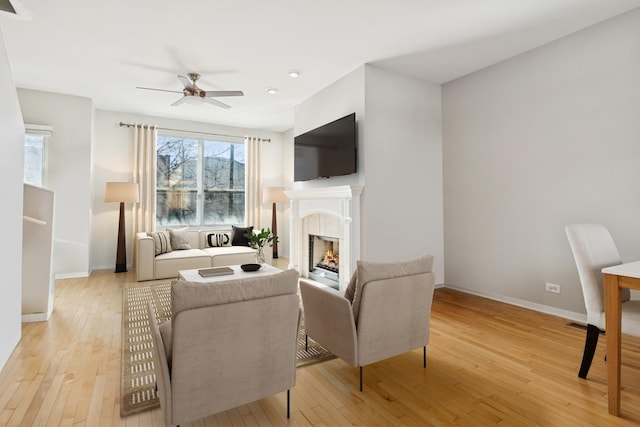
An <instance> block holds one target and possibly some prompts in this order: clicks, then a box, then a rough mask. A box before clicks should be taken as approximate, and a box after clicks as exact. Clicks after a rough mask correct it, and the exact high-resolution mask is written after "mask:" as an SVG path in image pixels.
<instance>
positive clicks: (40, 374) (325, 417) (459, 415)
mask: <svg viewBox="0 0 640 427" xmlns="http://www.w3.org/2000/svg"><path fill="white" fill-rule="evenodd" d="M147 284H148V283H142V285H147ZM136 285H138V284H137V283H136V282H135V275H134V273H132V272H129V273H120V274H117V275H116V274H114V273H112V272H111V271H97V272H94V273H93V274H92V275H91V277H89V278H86V279H66V280H59V281H57V283H56V294H55V295H56V296H55V309H54V312H53V315H52V317H51V319H50V320H49V321H48V322H39V323H29V324H24V325H23V329H22V334H23V335H22V340H21V341H20V343H19V344H18V346H17V347H16V349H15V351H14V352H13V354H12V356H11V357H10V359H9V361H8V362H7V364H6V366H5V367H4V369H3V370H2V372H1V373H0V426H32V425H33V426H45V425H52V426H102V425H104V426H111V425H124V426H162V425H164V423H163V417H162V415H161V412H160V410H159V409H156V410H153V411H147V412H144V413H140V414H137V415H132V416H130V417H127V418H120V415H119V413H120V408H119V405H120V348H121V347H120V346H121V342H120V340H121V337H120V329H121V321H122V318H121V312H122V289H123V287H125V286H136ZM568 323H569V322H568V321H566V320H565V319H561V318H558V317H554V316H549V315H544V314H540V313H536V312H533V311H529V310H525V309H521V308H517V307H513V306H510V305H506V304H502V303H498V302H495V301H491V300H487V299H483V298H480V297H476V296H472V295H467V294H463V293H459V292H455V291H452V290H447V289H439V290H436V292H435V297H434V304H433V312H432V323H431V342H430V344H429V346H428V347H427V368H426V369H423V368H422V349H418V350H416V351H413V352H410V353H407V354H403V355H401V356H397V357H394V358H391V359H389V360H386V361H384V362H379V363H375V364H373V365H369V366H366V367H365V368H364V392H363V393H361V392H359V391H358V369H357V368H354V367H351V366H349V365H347V364H346V363H344V362H342V361H341V360H339V359H334V360H331V361H327V362H322V363H318V364H315V365H310V366H306V367H303V368H300V369H298V371H297V374H298V375H297V384H296V386H295V387H294V388H293V390H292V392H291V404H292V413H291V419H290V420H286V418H285V410H286V407H285V394H284V393H280V394H278V395H276V396H273V397H270V398H267V399H263V400H261V401H259V402H254V403H251V404H248V405H244V406H242V407H239V408H236V409H233V410H230V411H227V412H224V413H221V414H217V415H215V416H211V417H209V418H207V419H204V420H199V421H198V422H194V423H192V424H191V425H194V426H263V425H264V426H282V425H291V426H343V425H358V426H431V425H434V426H492V425H497V426H585V425H593V426H604V425H607V426H625V425H638V424H640V340H638V339H635V338H631V337H626V336H625V337H624V339H623V350H622V352H623V353H622V357H623V366H622V378H623V381H622V382H623V391H622V417H620V418H616V417H612V416H610V415H609V414H608V412H607V390H606V366H605V362H604V356H605V342H604V341H605V340H604V338H602V339H601V340H600V343H599V344H598V350H597V353H596V357H595V360H594V363H593V366H592V368H591V372H590V373H589V379H588V380H586V381H585V380H580V379H579V378H578V377H577V372H578V365H579V363H580V357H581V351H582V346H583V343H584V335H585V332H584V331H583V330H581V329H579V328H576V327H573V326H569V325H568Z"/></svg>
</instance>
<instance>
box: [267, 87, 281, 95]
mask: <svg viewBox="0 0 640 427" xmlns="http://www.w3.org/2000/svg"><path fill="white" fill-rule="evenodd" d="M265 90H266V91H267V93H270V94H271V95H275V94H276V93H278V88H277V87H268V88H267V89H265Z"/></svg>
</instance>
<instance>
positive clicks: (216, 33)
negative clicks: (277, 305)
mask: <svg viewBox="0 0 640 427" xmlns="http://www.w3.org/2000/svg"><path fill="white" fill-rule="evenodd" d="M4 1H5V2H6V0H4ZM10 1H11V3H12V4H14V5H17V6H18V7H15V9H16V10H18V11H19V13H18V18H15V17H11V16H8V15H7V14H2V13H0V30H1V31H2V33H3V36H4V40H5V45H6V49H7V54H8V57H9V63H10V65H11V69H12V74H13V78H14V81H15V84H16V86H17V87H21V88H29V89H36V90H44V91H51V92H58V93H64V94H71V95H77V96H84V97H88V98H92V99H93V101H94V105H95V107H96V108H99V109H104V110H114V111H122V112H131V113H138V114H147V115H153V116H160V117H171V118H178V119H185V120H194V121H200V122H208V123H216V124H221V125H228V126H237V127H244V128H252V129H267V130H274V131H284V130H287V129H290V128H291V127H293V111H294V106H295V105H297V104H299V103H301V102H302V101H304V100H305V99H307V98H309V97H311V96H312V95H313V94H315V93H316V92H318V91H319V90H321V89H322V88H324V87H326V86H328V85H329V84H331V83H332V82H334V81H335V80H337V79H339V78H341V77H342V76H344V75H346V74H348V73H349V72H351V71H353V70H355V69H357V68H358V67H360V66H361V65H362V64H365V63H371V64H374V65H377V66H380V67H383V68H387V69H390V70H394V71H397V72H400V73H404V74H407V75H410V76H414V77H417V78H420V79H424V80H427V81H431V82H434V83H444V82H447V81H450V80H452V79H455V78H458V77H460V76H463V75H465V74H468V73H470V72H473V71H475V70H478V69H480V68H483V67H485V66H487V65H491V64H493V63H496V62H499V61H501V60H504V59H506V58H509V57H512V56H514V55H517V54H519V53H522V52H524V51H527V50H530V49H532V48H534V47H537V46H540V45H542V44H545V43H548V42H550V41H552V40H555V39H558V38H560V37H562V36H565V35H567V34H570V33H572V32H575V31H577V30H580V29H582V28H584V27H587V26H590V25H592V24H594V23H597V22H600V21H603V20H605V19H608V18H610V17H613V16H615V15H618V14H621V13H624V12H627V11H629V10H631V9H634V8H637V7H640V0H607V1H603V0H518V1H513V0H394V1H390V0H388V1H385V0H348V1H344V0H322V1H311V0H271V1H247V0H192V1H190V2H188V3H186V2H185V3H178V2H169V1H163V0H155V1H152V0H136V1H125V0H108V1H107V0H105V1H99V2H92V1H86V0H57V1H44V0H10ZM291 69H298V70H301V71H302V74H301V75H300V77H298V78H297V79H293V78H291V77H289V76H288V71H289V70H291ZM189 72H197V73H200V74H201V75H202V77H201V79H200V81H199V86H200V87H201V88H203V89H205V90H242V91H244V93H245V96H243V97H237V98H224V99H221V101H223V102H225V103H227V104H229V105H230V106H231V107H232V108H230V109H228V110H225V109H222V108H218V107H216V106H213V105H210V104H203V105H199V106H194V105H188V104H183V105H181V106H178V107H171V106H170V104H171V103H172V102H174V101H175V100H177V99H178V98H179V97H180V96H181V95H180V94H175V93H168V92H156V91H146V90H141V89H136V86H143V87H154V88H160V89H167V90H181V88H182V86H181V84H180V82H179V80H178V79H177V77H176V76H177V75H178V74H182V75H186V74H187V73H189ZM268 87H276V88H278V89H279V91H278V93H276V94H274V95H271V94H268V93H267V92H266V91H265V90H266V88H268Z"/></svg>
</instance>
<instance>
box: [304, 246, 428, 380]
mask: <svg viewBox="0 0 640 427" xmlns="http://www.w3.org/2000/svg"><path fill="white" fill-rule="evenodd" d="M432 266H433V256H431V255H423V256H421V257H418V258H415V259H412V260H408V261H402V262H394V263H373V262H364V261H358V268H357V270H356V272H355V274H354V275H353V277H352V279H351V282H350V283H349V286H348V288H347V290H346V292H345V294H344V295H342V294H341V293H338V292H337V291H335V290H333V289H330V288H328V287H324V286H322V285H317V284H316V283H314V282H311V281H308V280H305V279H300V293H301V295H302V301H303V306H304V318H305V329H306V333H307V335H308V336H309V337H310V338H312V339H313V340H314V341H316V342H318V343H319V344H320V345H322V346H323V347H325V348H326V349H327V350H329V351H330V352H332V353H333V354H335V355H336V356H338V357H339V358H341V359H342V360H344V361H345V362H347V363H349V364H350V365H352V366H358V367H360V391H362V367H363V366H365V365H368V364H371V363H374V362H377V361H380V360H383V359H387V358H389V357H392V356H396V355H398V354H402V353H405V352H408V351H411V350H414V349H416V348H419V347H423V366H425V367H426V345H427V343H428V342H429V320H430V315H431V303H432V300H433V288H434V282H435V275H434V274H433V273H432V272H431V268H432Z"/></svg>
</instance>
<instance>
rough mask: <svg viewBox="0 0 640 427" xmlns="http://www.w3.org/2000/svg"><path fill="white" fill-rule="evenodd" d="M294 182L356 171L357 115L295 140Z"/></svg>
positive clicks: (344, 118) (354, 114)
mask: <svg viewBox="0 0 640 427" xmlns="http://www.w3.org/2000/svg"><path fill="white" fill-rule="evenodd" d="M293 145H294V161H293V169H294V171H293V179H294V181H309V180H311V179H316V178H328V177H332V176H340V175H349V174H352V173H356V172H357V160H358V152H357V148H358V147H357V146H358V144H357V138H356V113H351V114H349V115H347V116H344V117H342V118H340V119H337V120H334V121H333V122H331V123H327V124H326V125H323V126H320V127H319V128H316V129H313V130H310V131H309V132H306V133H303V134H301V135H298V136H296V137H295V138H294V142H293Z"/></svg>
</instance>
